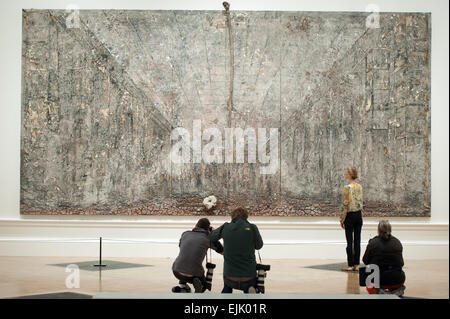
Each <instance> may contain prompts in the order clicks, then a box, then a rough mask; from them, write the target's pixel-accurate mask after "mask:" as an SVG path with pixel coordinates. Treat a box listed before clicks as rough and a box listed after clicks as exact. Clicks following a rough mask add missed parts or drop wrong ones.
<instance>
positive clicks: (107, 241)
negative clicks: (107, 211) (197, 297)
mask: <svg viewBox="0 0 450 319" xmlns="http://www.w3.org/2000/svg"><path fill="white" fill-rule="evenodd" d="M197 219H198V217H183V218H173V217H172V218H164V219H162V218H161V219H157V218H146V219H131V220H105V219H81V220H73V219H36V218H32V219H0V256H86V257H98V253H99V237H102V238H103V258H108V257H159V258H174V257H176V256H177V254H178V240H179V237H180V235H181V233H182V232H183V231H185V230H188V229H191V228H192V227H193V225H194V224H195V221H196V220H197ZM210 219H211V221H212V223H213V225H214V226H216V227H217V226H219V225H221V224H222V223H223V222H224V221H225V220H224V219H218V218H210ZM252 222H254V223H255V224H257V225H258V228H259V230H260V232H261V235H262V237H263V240H264V243H265V245H264V247H263V249H262V250H261V254H262V255H263V256H264V257H263V258H266V259H278V258H295V259H345V246H346V243H345V236H344V232H343V230H342V229H341V228H340V227H339V226H338V224H337V222H335V221H323V220H317V219H311V218H310V219H308V218H303V219H302V218H298V219H290V220H285V219H282V220H279V219H278V220H277V219H274V218H259V219H255V220H253V221H252ZM376 226H377V221H376V220H370V219H367V220H365V222H364V227H363V231H362V243H361V246H362V247H361V249H362V251H364V249H365V246H366V244H367V241H368V240H369V239H370V238H372V237H373V236H375V235H376ZM392 228H393V234H394V236H396V237H397V238H399V239H400V240H401V242H402V244H403V247H404V258H405V259H419V260H424V259H447V260H448V258H449V244H448V238H449V237H448V234H449V232H448V224H430V223H427V222H414V221H392Z"/></svg>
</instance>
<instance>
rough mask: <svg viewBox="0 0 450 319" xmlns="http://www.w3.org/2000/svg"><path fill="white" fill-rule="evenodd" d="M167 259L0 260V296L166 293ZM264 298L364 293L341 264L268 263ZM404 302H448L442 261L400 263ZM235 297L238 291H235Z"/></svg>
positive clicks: (216, 284) (216, 281)
mask: <svg viewBox="0 0 450 319" xmlns="http://www.w3.org/2000/svg"><path fill="white" fill-rule="evenodd" d="M172 262H173V258H106V259H105V260H104V261H103V263H104V264H106V265H107V266H106V267H103V270H102V271H99V270H97V268H94V267H92V265H93V264H95V263H97V261H96V260H95V258H92V257H0V273H1V276H0V297H1V298H8V297H18V296H29V295H37V294H47V293H56V292H68V291H69V292H73V293H80V294H88V295H95V294H96V293H97V292H137V293H167V292H169V291H170V289H171V287H172V286H174V285H176V284H177V281H176V280H175V278H174V277H173V275H172V273H171V265H172ZM213 262H214V263H216V264H217V268H216V271H215V273H214V278H213V291H212V292H213V293H220V291H221V288H222V280H221V278H222V269H223V262H222V260H221V258H219V256H216V257H213ZM263 262H264V263H265V264H270V265H271V267H272V268H271V270H270V271H269V273H268V276H267V279H266V291H267V293H275V294H276V293H297V294H343V295H345V294H366V293H367V292H366V291H365V289H364V288H360V287H359V285H358V274H357V273H344V272H341V271H339V269H340V267H341V265H342V264H343V262H344V260H323V259H322V260H312V259H302V260H300V259H284V260H281V259H272V260H268V259H266V260H264V261H263ZM68 264H77V265H78V266H79V269H80V288H72V289H68V288H66V278H67V276H69V275H70V274H71V273H69V272H66V265H68ZM404 270H405V273H406V277H407V281H406V287H407V288H406V292H405V296H406V297H418V298H449V263H448V260H424V261H419V260H406V261H405V268H404ZM237 293H239V292H237Z"/></svg>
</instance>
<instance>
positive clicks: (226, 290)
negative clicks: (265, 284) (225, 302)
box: [222, 277, 256, 294]
mask: <svg viewBox="0 0 450 319" xmlns="http://www.w3.org/2000/svg"><path fill="white" fill-rule="evenodd" d="M223 285H224V286H223V289H222V293H223V294H231V293H233V289H237V290H242V291H243V292H244V294H247V293H248V289H249V288H250V287H256V278H255V280H253V281H251V282H249V283H234V282H230V281H228V280H227V279H226V278H225V277H224V278H223Z"/></svg>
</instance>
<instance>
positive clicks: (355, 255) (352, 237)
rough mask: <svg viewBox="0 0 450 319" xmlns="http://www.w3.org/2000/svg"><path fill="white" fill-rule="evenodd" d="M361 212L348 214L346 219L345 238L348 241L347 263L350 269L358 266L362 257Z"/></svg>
mask: <svg viewBox="0 0 450 319" xmlns="http://www.w3.org/2000/svg"><path fill="white" fill-rule="evenodd" d="M362 225H363V220H362V215H361V211H360V210H359V211H357V212H348V213H347V216H346V217H345V221H344V226H345V238H346V239H347V249H346V250H347V263H348V266H349V267H353V266H358V265H359V262H360V256H361V228H362Z"/></svg>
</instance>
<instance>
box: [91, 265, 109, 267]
mask: <svg viewBox="0 0 450 319" xmlns="http://www.w3.org/2000/svg"><path fill="white" fill-rule="evenodd" d="M94 267H106V265H94Z"/></svg>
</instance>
